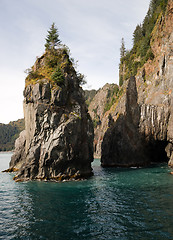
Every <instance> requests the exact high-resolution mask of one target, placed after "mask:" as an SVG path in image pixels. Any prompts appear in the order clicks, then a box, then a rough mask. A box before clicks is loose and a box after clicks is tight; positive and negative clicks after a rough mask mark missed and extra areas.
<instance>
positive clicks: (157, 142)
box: [101, 0, 173, 166]
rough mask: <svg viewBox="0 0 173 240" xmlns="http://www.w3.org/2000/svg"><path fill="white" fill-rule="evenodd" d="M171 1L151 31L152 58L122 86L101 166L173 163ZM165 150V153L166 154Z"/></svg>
mask: <svg viewBox="0 0 173 240" xmlns="http://www.w3.org/2000/svg"><path fill="white" fill-rule="evenodd" d="M172 22H173V1H172V0H170V1H168V8H167V11H166V14H165V15H164V16H162V15H160V17H159V19H158V21H157V23H156V25H155V28H154V30H153V32H152V39H151V43H150V44H151V48H152V51H153V54H154V59H153V60H149V61H148V62H147V63H146V64H145V65H144V66H143V67H142V68H141V69H139V70H138V73H137V75H136V77H135V78H134V77H132V78H130V80H128V81H127V82H126V83H125V84H124V86H123V88H124V90H125V94H124V95H123V97H122V98H121V99H120V100H119V103H118V105H117V106H116V108H115V110H112V112H111V114H112V119H113V121H112V124H111V126H110V127H109V129H108V130H107V132H106V134H105V136H104V139H103V144H102V160H101V162H102V166H139V165H145V164H148V163H149V162H155V161H158V162H159V161H169V165H171V166H173V130H172V129H173V128H172V127H173V107H172V106H173V92H172V89H173V27H172ZM166 153H167V154H166Z"/></svg>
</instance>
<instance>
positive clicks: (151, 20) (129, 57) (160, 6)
mask: <svg viewBox="0 0 173 240" xmlns="http://www.w3.org/2000/svg"><path fill="white" fill-rule="evenodd" d="M167 2H168V0H151V2H150V5H149V9H148V12H147V14H146V16H145V18H144V20H143V23H142V24H138V25H137V26H136V29H135V31H134V33H133V47H132V49H131V50H130V51H126V50H125V44H124V42H122V45H121V48H120V66H119V69H120V71H119V85H120V86H121V85H122V84H123V82H124V81H125V80H127V79H129V78H130V76H135V75H136V74H137V70H138V69H139V68H141V67H142V66H143V65H144V64H145V63H146V62H147V61H148V60H149V59H151V60H153V59H154V54H153V52H152V49H151V45H150V41H151V38H152V31H153V29H154V26H155V24H156V22H157V20H158V18H159V16H160V14H162V15H164V14H165V10H166V6H167ZM122 52H123V53H124V54H122Z"/></svg>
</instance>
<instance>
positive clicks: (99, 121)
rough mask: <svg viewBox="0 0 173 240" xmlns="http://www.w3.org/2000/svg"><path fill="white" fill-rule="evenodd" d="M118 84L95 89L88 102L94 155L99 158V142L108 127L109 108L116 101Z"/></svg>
mask: <svg viewBox="0 0 173 240" xmlns="http://www.w3.org/2000/svg"><path fill="white" fill-rule="evenodd" d="M117 92H118V86H117V85H116V84H108V83H107V84H105V85H104V86H103V87H102V88H101V89H99V90H98V91H97V93H96V94H95V96H94V98H93V99H92V101H91V102H90V104H89V107H88V110H89V114H90V116H91V118H92V120H93V122H94V157H95V158H101V143H102V140H103V136H104V134H105V132H106V130H107V128H108V122H109V120H108V116H109V108H111V105H113V103H112V100H113V101H116V98H117V96H116V93H117Z"/></svg>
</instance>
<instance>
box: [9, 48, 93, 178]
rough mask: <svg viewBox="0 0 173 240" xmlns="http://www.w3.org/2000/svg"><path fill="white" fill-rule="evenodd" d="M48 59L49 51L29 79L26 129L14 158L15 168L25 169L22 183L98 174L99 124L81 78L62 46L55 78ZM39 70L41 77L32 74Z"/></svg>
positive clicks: (25, 95)
mask: <svg viewBox="0 0 173 240" xmlns="http://www.w3.org/2000/svg"><path fill="white" fill-rule="evenodd" d="M48 57H49V56H47V53H46V54H44V55H43V56H42V57H41V58H39V59H37V61H36V63H35V65H34V67H33V70H32V74H31V73H30V78H27V79H26V87H25V90H24V116H25V130H24V132H22V133H21V135H20V137H19V139H18V140H17V141H16V148H15V152H14V155H13V156H12V159H11V162H10V167H11V168H17V169H19V171H18V172H17V175H16V176H15V180H16V181H18V180H30V179H40V180H44V179H48V180H49V179H51V180H63V179H77V178H83V177H88V176H90V175H91V174H92V169H91V162H92V161H93V124H92V121H91V119H90V116H89V114H88V110H87V107H86V104H85V99H84V96H83V90H82V89H81V88H80V87H79V78H78V76H77V74H76V72H75V70H74V68H73V66H72V64H71V62H70V60H69V58H68V55H67V53H64V50H62V49H58V50H57V53H56V58H55V57H54V58H53V59H54V63H53V64H55V62H56V65H58V70H56V71H57V72H53V73H51V76H54V77H52V78H44V73H45V72H46V71H47V72H46V74H47V75H48V74H49V71H50V68H47V65H46V64H47V62H48V63H49V65H51V67H52V62H50V59H49V61H48ZM55 60H56V61H55ZM41 73H42V75H41ZM34 74H35V75H36V76H37V77H36V80H33V78H31V77H32V76H33V75H34ZM46 74H45V75H46ZM52 74H54V75H52ZM55 74H56V75H55ZM35 75H34V76H35ZM47 75H46V76H47ZM39 76H42V78H41V79H39ZM55 76H56V78H55Z"/></svg>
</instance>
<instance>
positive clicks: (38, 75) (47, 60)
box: [25, 23, 86, 87]
mask: <svg viewBox="0 0 173 240" xmlns="http://www.w3.org/2000/svg"><path fill="white" fill-rule="evenodd" d="M26 74H27V77H26V81H25V83H26V86H27V85H29V84H36V83H38V82H42V81H43V80H47V81H48V82H50V83H51V86H52V87H57V86H59V87H63V85H64V82H65V78H66V75H68V74H72V75H77V78H78V83H79V85H82V84H84V83H86V81H85V78H84V75H82V74H81V73H79V72H78V71H76V70H75V62H74V60H73V58H71V57H70V50H69V48H68V47H67V46H66V45H63V44H61V41H60V40H59V34H58V29H57V28H56V27H55V24H54V23H53V24H52V26H51V28H50V30H49V31H48V36H47V38H46V44H45V53H44V54H43V55H42V56H41V57H39V58H37V60H36V62H35V64H34V66H32V67H31V68H29V69H27V70H26Z"/></svg>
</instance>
